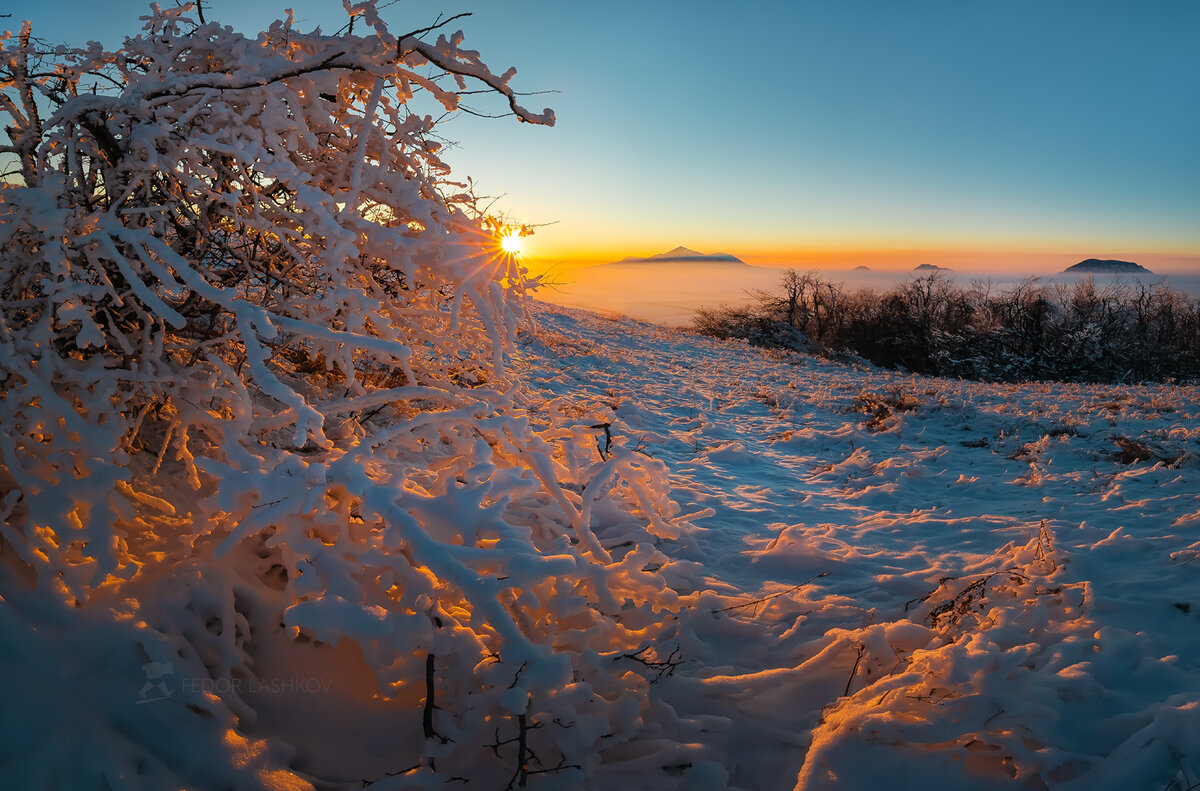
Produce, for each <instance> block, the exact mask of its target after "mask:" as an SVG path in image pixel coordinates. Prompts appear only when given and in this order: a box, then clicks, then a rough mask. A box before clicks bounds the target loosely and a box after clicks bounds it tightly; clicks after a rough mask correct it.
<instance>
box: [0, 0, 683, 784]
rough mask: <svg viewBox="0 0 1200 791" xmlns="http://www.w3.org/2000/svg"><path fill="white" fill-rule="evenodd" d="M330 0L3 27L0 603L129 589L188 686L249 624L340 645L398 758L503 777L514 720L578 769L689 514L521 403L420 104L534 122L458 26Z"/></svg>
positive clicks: (489, 272)
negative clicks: (415, 27)
mask: <svg viewBox="0 0 1200 791" xmlns="http://www.w3.org/2000/svg"><path fill="white" fill-rule="evenodd" d="M347 11H348V12H349V13H350V14H351V15H352V17H359V16H361V17H362V21H363V22H365V27H366V28H367V34H366V35H352V34H349V33H347V34H344V35H326V34H322V33H321V32H320V31H319V30H318V31H316V32H311V33H305V32H301V31H300V30H298V29H296V28H295V27H294V25H293V23H292V20H291V18H290V17H289V18H288V19H285V20H282V21H279V22H276V23H274V24H273V25H272V26H271V27H270V29H269V30H267V31H266V32H264V33H261V34H260V35H259V36H258V37H257V38H247V37H245V36H243V35H241V34H239V33H236V32H234V31H232V30H231V29H229V28H226V27H222V26H220V25H218V24H216V23H211V22H209V23H199V22H197V21H195V20H193V18H192V17H191V8H190V7H189V6H184V7H181V8H172V9H162V8H159V7H158V6H157V5H155V6H153V7H152V11H151V13H150V14H149V15H148V16H147V17H145V18H144V19H145V21H146V25H145V28H144V30H143V31H142V33H141V34H140V35H138V36H136V37H133V38H130V39H127V40H126V41H125V44H124V47H123V48H122V49H120V50H118V51H112V52H110V51H106V50H104V49H102V48H101V47H100V46H99V45H96V44H92V45H89V47H88V48H85V49H66V48H62V47H59V48H48V47H46V46H45V45H44V44H42V43H41V42H39V41H38V40H36V39H35V38H33V37H32V36H31V35H30V31H29V28H28V26H26V27H25V28H24V29H23V30H22V32H21V33H20V34H18V35H16V36H9V37H8V38H7V39H5V40H4V42H3V52H2V55H0V82H2V93H0V102H2V104H3V110H4V112H5V113H6V114H7V116H8V118H7V128H8V136H9V143H8V144H7V145H4V146H0V151H2V152H3V154H4V163H5V166H6V168H7V171H8V179H9V180H8V183H6V184H5V185H4V187H3V189H2V190H0V217H2V222H3V225H2V226H0V257H2V258H0V260H2V262H3V263H2V267H0V273H2V274H0V277H2V280H0V359H2V360H3V361H4V370H3V377H4V396H3V401H2V404H0V422H2V423H3V427H4V431H3V433H2V434H0V503H2V506H0V513H2V514H3V517H4V518H3V522H2V523H0V530H2V542H0V550H2V552H0V561H2V562H0V570H2V573H3V576H2V577H0V580H3V586H4V587H3V588H2V589H0V592H3V591H10V589H11V586H15V585H18V583H17V582H16V580H18V579H20V578H22V577H23V578H25V579H26V580H35V581H36V582H35V583H34V584H35V585H36V591H38V592H40V593H41V594H43V595H44V596H53V597H54V599H55V600H56V601H58V603H59V606H62V605H64V604H74V605H77V606H79V607H83V608H85V609H84V612H87V611H88V609H91V610H92V611H94V612H96V613H109V614H108V615H103V614H98V615H96V616H95V617H96V618H98V619H103V618H109V617H111V618H117V616H116V615H113V614H112V613H115V612H116V609H111V608H113V607H115V603H116V602H121V607H122V608H127V607H128V606H129V605H130V602H131V601H132V602H133V605H134V611H133V614H129V613H128V612H126V613H125V615H122V616H121V618H125V619H128V618H132V619H134V620H135V621H136V622H137V624H138V628H139V629H143V630H150V631H152V632H153V634H154V635H155V636H154V639H153V640H150V641H149V642H152V643H153V644H154V645H155V646H158V648H156V649H155V650H156V651H158V652H159V653H160V654H161V653H162V650H163V649H162V643H163V641H166V644H167V645H171V646H174V651H175V653H174V658H175V659H176V660H177V661H179V662H180V663H182V664H183V665H185V666H186V667H189V668H191V669H192V670H193V671H194V672H197V673H203V674H206V675H207V676H208V677H211V678H213V679H220V678H225V679H229V678H239V677H252V676H253V674H254V673H255V672H259V671H260V670H261V668H259V667H258V666H257V665H256V661H258V658H256V655H255V651H256V648H255V646H261V645H263V644H266V643H268V642H269V641H270V640H271V639H272V634H271V633H273V632H279V636H280V639H284V638H286V639H291V640H297V641H305V642H312V641H315V644H316V645H318V646H320V645H322V644H326V645H330V646H332V645H336V644H338V643H339V641H343V640H348V641H351V642H352V643H353V644H354V645H355V646H356V650H357V651H358V652H360V653H361V656H362V658H363V659H364V660H365V661H366V663H367V664H368V665H369V666H370V668H371V670H373V671H374V673H375V675H376V680H377V683H378V685H379V688H380V689H381V690H382V692H383V693H384V694H385V695H386V696H391V697H394V699H395V700H396V701H405V700H413V699H421V698H425V699H426V700H428V702H429V703H430V705H427V706H425V709H424V711H422V710H421V708H420V706H415V705H414V706H412V707H411V708H412V716H413V718H414V722H416V723H417V726H416V727H417V729H418V732H420V730H421V727H420V726H421V718H422V717H423V716H424V717H425V722H424V726H425V727H424V733H423V734H422V735H421V737H420V738H414V739H410V740H409V743H404V742H403V739H399V740H398V743H397V746H396V751H397V754H398V755H400V756H402V757H404V756H406V757H408V758H411V759H412V761H410V763H411V764H413V765H414V767H417V768H414V769H413V771H412V773H411V774H412V777H413V778H415V779H414V782H417V779H419V777H427V776H432V775H433V774H434V773H438V772H442V771H445V772H446V773H447V774H448V775H454V774H459V775H461V774H464V773H468V772H469V771H471V767H474V766H476V765H477V764H479V762H480V761H484V760H485V758H487V756H489V755H491V753H493V752H494V753H495V759H494V760H496V761H500V762H501V763H504V764H505V765H511V764H512V763H513V761H515V760H517V758H516V757H514V756H512V754H511V752H512V751H511V750H509V749H507V748H505V749H501V748H500V747H499V746H497V747H495V748H493V750H491V751H488V750H486V749H485V748H486V747H487V745H488V743H489V742H491V741H492V740H493V738H494V739H495V740H496V744H497V745H500V744H501V742H502V740H501V737H500V736H499V735H495V736H494V735H493V732H499V731H504V732H508V731H511V730H512V729H513V728H515V727H516V726H515V723H516V722H517V721H518V718H519V721H520V723H521V733H522V734H523V737H522V738H523V739H524V738H525V736H526V735H527V736H528V745H527V747H528V749H529V754H530V755H532V754H533V753H534V750H535V746H536V749H537V751H538V754H539V755H540V756H541V759H540V760H542V761H544V762H545V763H547V764H551V763H552V762H556V763H559V764H560V765H561V766H563V767H568V766H580V767H586V766H588V765H589V764H591V763H594V762H595V761H596V760H598V756H599V757H603V753H602V751H603V749H604V748H605V747H607V746H609V745H613V744H617V743H619V742H621V741H622V740H625V739H628V738H629V737H630V736H632V735H633V733H634V731H635V729H636V723H637V721H638V717H639V711H640V707H642V706H643V705H644V703H643V702H642V701H643V699H644V698H643V695H642V692H641V690H642V689H643V688H644V682H643V681H642V680H641V679H640V678H638V677H635V676H633V675H632V674H626V675H624V676H622V675H620V674H619V673H618V672H617V671H616V669H615V668H616V665H615V664H614V663H613V662H612V661H610V660H611V658H612V657H613V656H619V655H620V654H621V652H626V651H629V650H632V649H634V648H636V647H638V646H639V645H642V644H644V643H645V642H646V640H647V639H650V638H651V637H652V636H653V634H654V632H655V630H656V629H657V628H658V624H659V623H660V622H661V621H662V620H663V618H662V614H663V613H664V612H666V611H669V610H672V609H673V608H675V607H676V606H677V603H676V596H675V593H674V592H673V590H672V589H671V587H670V585H669V581H670V580H669V575H670V574H672V568H671V565H670V564H669V563H667V561H666V558H665V557H664V556H663V555H662V554H661V553H660V552H659V551H658V550H657V549H656V544H657V542H658V541H660V540H662V539H667V538H671V537H673V536H674V535H676V534H677V533H678V531H679V529H680V524H681V521H680V518H679V517H678V516H677V515H676V514H675V511H676V507H675V506H674V504H673V503H671V502H670V501H669V500H668V499H667V498H666V496H665V483H664V481H665V476H664V472H663V469H662V468H661V465H656V464H655V465H649V464H647V463H646V462H645V461H644V460H643V459H642V458H641V457H638V456H636V455H634V454H633V453H632V452H622V453H614V454H613V455H611V456H609V457H608V458H607V459H602V458H601V457H600V456H599V455H598V454H597V453H596V452H595V450H594V437H593V436H592V435H591V433H590V432H589V430H588V429H587V428H586V426H587V425H588V423H589V422H590V423H594V422H596V420H595V418H588V417H584V418H583V419H581V420H572V419H569V418H567V417H566V413H564V412H559V411H554V410H548V412H547V413H548V414H550V415H551V417H550V418H548V419H544V420H542V422H540V423H538V424H537V425H536V426H535V425H534V424H533V423H531V419H530V415H529V414H528V413H527V412H526V411H525V410H524V409H523V408H522V407H521V406H520V404H522V403H523V402H522V401H521V400H520V398H519V396H520V394H521V386H520V382H518V381H516V380H515V379H514V378H513V376H512V375H511V374H509V373H508V372H507V371H506V368H505V355H506V352H508V351H509V350H510V349H511V348H512V343H513V338H514V334H515V332H516V329H517V326H518V323H519V322H520V321H521V318H522V312H521V307H520V306H521V299H522V296H523V294H524V289H525V281H524V279H523V277H522V274H521V271H520V270H519V268H518V266H517V265H516V263H515V261H514V259H513V258H512V256H509V255H505V254H503V253H502V252H501V250H500V248H499V246H498V244H497V235H498V233H497V231H498V229H497V227H496V225H495V223H494V222H492V221H490V220H489V219H488V218H486V217H482V216H480V214H479V213H478V212H477V211H476V209H475V206H474V204H473V202H472V200H471V198H470V196H469V195H463V194H462V192H461V189H460V185H457V184H455V183H453V182H450V181H449V180H448V178H449V171H448V168H447V167H446V165H445V164H444V163H443V162H442V161H441V160H440V159H439V158H438V155H437V151H438V149H439V145H438V144H437V142H436V141H435V140H434V139H433V137H432V133H433V126H434V124H433V121H432V118H431V116H429V115H425V114H422V113H421V112H420V110H419V109H418V107H419V106H420V104H421V102H422V101H428V100H430V99H432V100H433V101H434V102H435V103H436V104H438V105H440V106H441V107H444V108H446V109H453V108H455V107H457V106H458V101H459V94H458V93H457V91H461V90H463V89H464V88H467V87H468V86H470V85H472V84H474V85H475V86H478V85H479V84H480V83H482V85H483V86H485V87H486V88H488V89H490V90H492V91H494V92H496V93H497V94H499V95H500V96H501V97H502V98H503V100H504V101H506V102H507V103H508V105H509V107H510V109H511V110H512V112H513V114H515V115H516V117H517V118H519V119H521V120H523V121H527V122H532V123H543V124H549V123H553V114H552V113H551V112H550V111H548V110H547V111H544V112H543V113H540V114H535V113H531V112H529V111H527V110H525V109H524V108H522V107H521V106H520V105H519V103H518V101H517V98H516V94H515V93H514V92H513V89H512V88H510V87H509V81H510V79H511V78H512V76H513V72H512V70H509V71H508V72H506V73H504V74H503V75H499V76H498V75H496V74H494V73H492V72H491V71H490V70H489V69H488V68H487V67H486V66H485V65H484V64H483V63H482V61H481V60H480V59H479V55H478V53H475V52H473V51H470V50H466V49H463V48H462V46H461V44H462V34H461V33H457V34H454V35H452V36H449V37H447V36H445V35H439V37H438V38H437V40H436V42H435V43H432V44H431V43H429V42H428V41H426V40H425V38H423V36H426V35H431V34H430V33H428V32H424V33H421V32H418V33H417V34H409V35H402V36H396V35H394V34H392V33H390V32H389V31H388V28H387V26H386V25H385V23H384V22H383V21H382V19H381V18H380V17H379V15H378V13H377V9H376V8H375V5H374V3H372V2H367V3H361V4H358V5H354V6H350V5H347ZM197 18H199V17H198V15H197ZM363 27H364V26H363V25H360V26H359V32H360V33H361V32H363ZM618 539H619V540H618ZM39 606H44V603H43V605H39ZM105 608H110V609H107V610H106V609H105ZM122 612H125V611H124V610H122ZM256 630H258V631H257V633H256ZM147 640H149V638H147ZM149 642H148V643H147V644H149ZM139 645H141V643H139ZM143 650H144V651H145V650H148V649H145V648H144V647H143ZM165 656H166V657H167V658H169V657H170V655H169V654H168V655H165ZM160 659H161V660H162V661H166V660H165V659H164V658H163V657H158V658H154V661H159V660H160ZM430 668H432V673H427V672H426V671H427V669H430ZM433 695H436V698H435V697H432V696H433ZM414 696H415V698H414ZM433 700H436V701H437V703H436V706H435V705H432V702H433ZM181 705H182V704H181ZM221 705H222V706H225V707H227V708H226V709H223V710H225V711H232V712H233V713H234V714H235V715H237V717H238V718H246V719H248V720H252V719H253V711H252V710H251V709H250V706H249V704H248V703H247V702H246V701H245V700H242V699H240V698H239V697H238V695H236V694H233V693H231V694H229V695H227V696H225V697H224V698H223V699H222V700H221ZM397 705H408V704H401V703H397ZM556 723H557V724H556ZM239 727H240V726H239ZM226 742H227V743H228V739H226ZM522 744H523V745H525V744H526V742H525V741H522ZM522 749H523V750H524V749H525V747H523V748H522ZM479 755H484V758H480V757H479ZM93 758H94V760H95V761H96V762H98V763H101V764H102V763H103V762H104V761H106V760H109V759H108V758H105V757H104V755H100V754H97V755H95V756H93ZM520 758H521V760H524V759H525V758H526V756H525V754H524V753H522V756H520ZM89 760H91V759H89ZM111 760H114V761H115V760H117V759H116V758H113V759H111ZM479 765H483V764H479ZM454 766H457V769H454V768H452V767H454ZM527 768H529V767H524V768H522V770H521V771H522V772H524V771H525V770H526V769H527ZM179 771H180V772H181V773H182V774H181V775H180V777H179V778H178V782H180V783H188V782H189V780H188V775H187V772H186V771H185V769H180V770H179ZM264 771H265V770H264ZM489 771H490V770H489ZM564 771H566V770H565V769H564ZM522 777H524V774H522ZM127 779H128V778H127ZM135 779H136V778H135Z"/></svg>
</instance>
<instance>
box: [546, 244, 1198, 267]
mask: <svg viewBox="0 0 1200 791" xmlns="http://www.w3.org/2000/svg"><path fill="white" fill-rule="evenodd" d="M545 241H548V242H549V241H550V240H545ZM677 244H678V242H677V240H675V239H674V238H671V239H664V240H663V241H662V242H661V243H654V242H651V243H649V244H648V243H646V242H645V241H644V240H636V241H631V242H630V243H629V244H628V245H625V246H616V245H613V244H612V243H611V242H607V243H605V244H604V245H603V246H596V247H590V248H589V247H586V246H583V245H578V246H577V245H560V244H544V245H539V248H541V249H539V251H538V255H536V256H531V257H527V258H525V259H524V262H525V264H526V265H528V266H529V267H530V269H531V271H532V272H534V273H535V274H536V273H541V272H545V271H548V270H551V269H557V268H564V267H565V268H576V267H586V266H593V265H597V264H606V263H611V262H614V261H620V260H621V259H622V258H625V257H627V256H650V255H653V254H656V253H662V252H665V251H667V250H670V249H671V248H673V247H675V246H676V245H677ZM685 244H686V246H688V247H691V248H693V249H695V250H698V251H700V252H702V253H716V252H722V253H729V254H731V255H734V256H737V257H738V258H740V259H741V260H742V261H744V262H746V263H747V264H751V265H754V266H762V267H781V268H797V269H810V268H811V269H826V270H839V269H853V268H855V267H858V266H866V267H869V268H870V269H872V270H876V271H880V272H907V271H911V270H912V269H913V268H914V267H916V266H918V265H920V264H935V265H937V266H940V267H944V268H948V269H954V270H957V271H959V272H964V273H971V274H980V275H1017V274H1042V275H1049V274H1055V273H1057V272H1061V271H1062V270H1063V269H1065V268H1067V267H1068V266H1071V265H1072V264H1075V263H1078V262H1079V261H1082V260H1084V259H1086V258H1116V259H1121V260H1125V261H1134V262H1136V263H1139V264H1142V265H1143V266H1146V267H1147V268H1149V269H1151V270H1152V271H1154V272H1155V273H1157V274H1200V253H1198V252H1197V251H1194V250H1188V251H1180V250H1166V249H1163V250H1158V249H1154V250H1149V249H1140V250H1130V249H1114V248H1110V247H1108V246H1106V245H1102V244H1100V245H1089V244H1086V243H1069V242H1049V243H1046V244H1044V245H1041V244H1022V245H1017V244H1008V245H1004V244H995V245H989V244H986V243H984V244H980V245H978V246H973V245H972V246H968V245H947V246H945V247H942V246H937V245H934V244H931V245H928V246H902V245H896V246H886V245H879V246H876V245H864V246H861V247H860V246H852V245H819V246H818V245H805V246H801V245H797V246H795V247H782V246H781V247H775V248H767V247H749V246H739V245H737V244H720V243H718V244H716V245H713V244H690V243H685Z"/></svg>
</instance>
